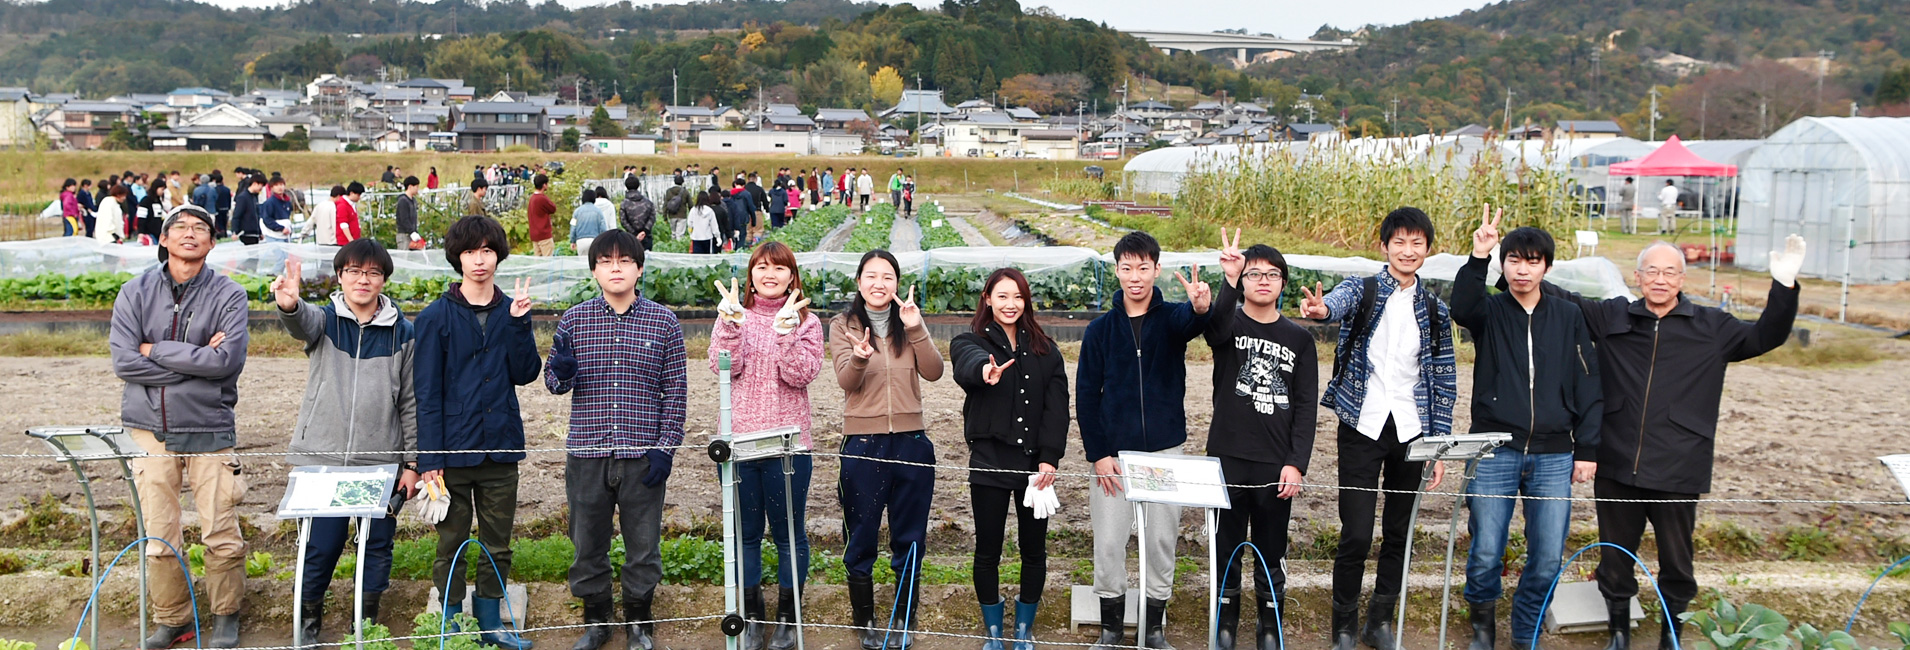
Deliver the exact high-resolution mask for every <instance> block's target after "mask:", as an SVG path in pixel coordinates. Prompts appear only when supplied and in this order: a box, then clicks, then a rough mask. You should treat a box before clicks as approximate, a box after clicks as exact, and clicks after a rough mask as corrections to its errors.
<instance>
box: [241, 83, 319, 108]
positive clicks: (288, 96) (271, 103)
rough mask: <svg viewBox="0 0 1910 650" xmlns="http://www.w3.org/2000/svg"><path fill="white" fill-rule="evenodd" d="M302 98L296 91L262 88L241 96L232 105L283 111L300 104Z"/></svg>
mask: <svg viewBox="0 0 1910 650" xmlns="http://www.w3.org/2000/svg"><path fill="white" fill-rule="evenodd" d="M302 98H303V96H302V95H299V93H298V91H296V90H278V89H274V88H260V89H257V90H254V91H252V92H249V93H246V94H244V95H240V96H238V97H235V98H233V100H232V103H234V104H237V105H239V106H242V107H243V106H250V107H254V108H269V109H272V110H282V109H286V108H291V107H293V106H297V105H298V104H299V100H300V99H302Z"/></svg>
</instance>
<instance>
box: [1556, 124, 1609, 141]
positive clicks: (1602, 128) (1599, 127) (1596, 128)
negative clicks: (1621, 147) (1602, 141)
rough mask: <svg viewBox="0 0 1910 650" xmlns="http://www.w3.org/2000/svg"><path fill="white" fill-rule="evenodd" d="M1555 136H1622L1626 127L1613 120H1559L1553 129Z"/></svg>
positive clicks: (1595, 137)
mask: <svg viewBox="0 0 1910 650" xmlns="http://www.w3.org/2000/svg"><path fill="white" fill-rule="evenodd" d="M1552 137H1554V138H1582V139H1599V138H1622V137H1625V128H1624V127H1622V126H1619V125H1618V123H1617V122H1613V121H1611V120H1559V122H1558V126H1557V127H1554V128H1553V129H1552Z"/></svg>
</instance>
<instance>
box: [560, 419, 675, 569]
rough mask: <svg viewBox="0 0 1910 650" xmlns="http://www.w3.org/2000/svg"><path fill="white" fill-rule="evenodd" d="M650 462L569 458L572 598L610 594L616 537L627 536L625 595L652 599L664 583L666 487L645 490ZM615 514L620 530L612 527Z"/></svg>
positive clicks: (567, 487)
mask: <svg viewBox="0 0 1910 650" xmlns="http://www.w3.org/2000/svg"><path fill="white" fill-rule="evenodd" d="M649 471H650V461H649V460H648V459H644V458H578V457H576V456H570V455H566V456H565V457H564V496H565V497H566V498H567V499H568V500H569V502H570V542H571V544H572V545H574V546H576V548H577V555H576V559H574V560H572V561H571V563H570V595H572V596H576V597H578V598H583V599H586V600H588V599H590V598H593V597H601V596H609V595H610V535H611V533H612V532H616V531H617V530H618V529H621V530H622V532H623V548H624V560H623V576H622V582H623V596H624V599H625V600H626V601H628V600H629V599H631V598H640V599H647V598H650V597H651V594H652V592H654V591H655V590H656V588H657V583H658V582H661V581H662V580H663V554H662V552H661V551H660V550H659V549H658V547H657V545H658V542H659V539H658V538H659V536H660V535H661V534H662V532H663V488H664V487H665V485H667V484H665V485H658V486H656V487H644V485H643V475H644V474H645V473H648V472H649ZM612 513H615V514H616V515H617V524H618V525H617V527H616V528H612V527H611V525H610V516H611V514H612Z"/></svg>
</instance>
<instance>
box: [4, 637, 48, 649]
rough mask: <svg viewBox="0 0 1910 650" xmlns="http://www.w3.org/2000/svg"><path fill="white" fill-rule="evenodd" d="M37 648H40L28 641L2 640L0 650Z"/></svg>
mask: <svg viewBox="0 0 1910 650" xmlns="http://www.w3.org/2000/svg"><path fill="white" fill-rule="evenodd" d="M36 647H39V646H38V645H37V644H34V643H32V642H28V641H15V640H13V639H0V650H33V649H34V648H36Z"/></svg>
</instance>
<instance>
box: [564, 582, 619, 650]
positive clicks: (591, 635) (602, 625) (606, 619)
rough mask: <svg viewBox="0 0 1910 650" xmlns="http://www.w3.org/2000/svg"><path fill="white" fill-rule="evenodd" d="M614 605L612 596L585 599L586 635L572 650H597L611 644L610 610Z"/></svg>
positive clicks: (578, 640) (579, 638)
mask: <svg viewBox="0 0 1910 650" xmlns="http://www.w3.org/2000/svg"><path fill="white" fill-rule="evenodd" d="M612 604H613V603H612V602H611V600H610V594H604V595H602V596H592V597H590V598H585V599H584V625H588V626H590V627H586V628H584V635H583V636H581V637H578V638H577V643H575V644H572V645H571V646H570V650H597V649H598V648H602V647H603V646H604V644H605V643H609V642H610V610H611V605H612Z"/></svg>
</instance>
